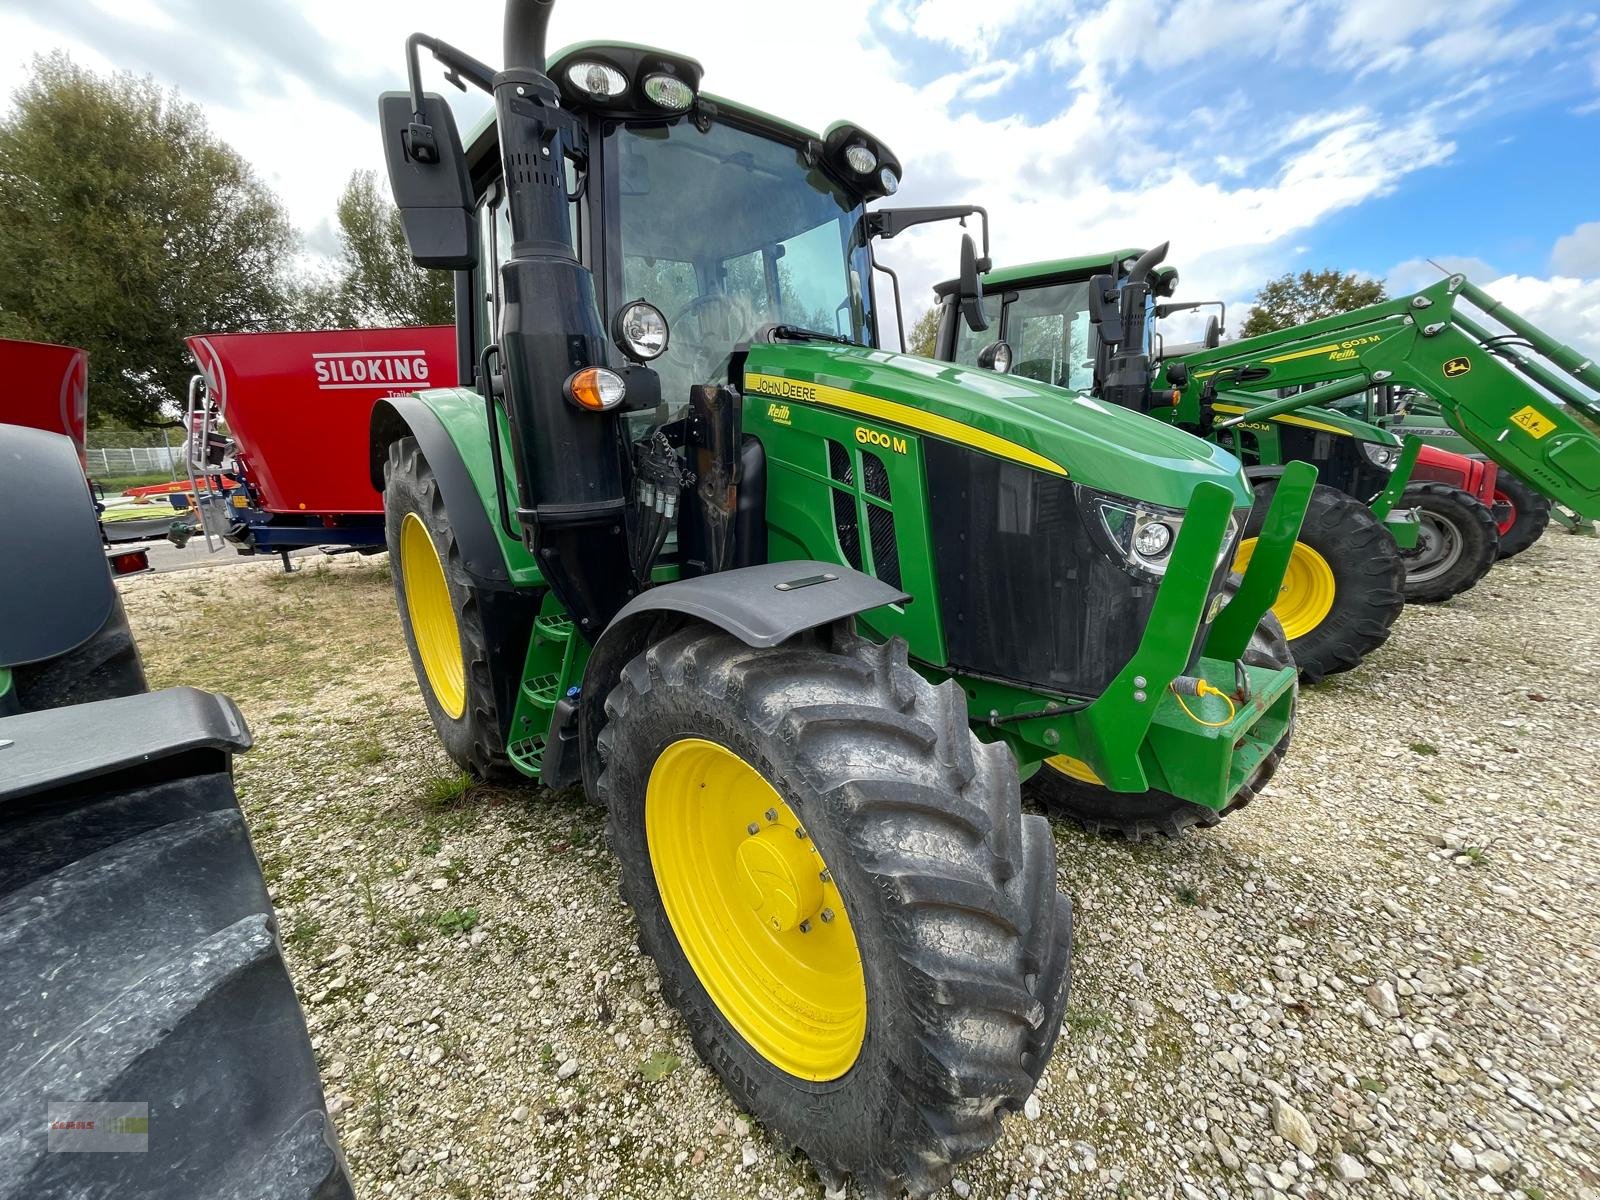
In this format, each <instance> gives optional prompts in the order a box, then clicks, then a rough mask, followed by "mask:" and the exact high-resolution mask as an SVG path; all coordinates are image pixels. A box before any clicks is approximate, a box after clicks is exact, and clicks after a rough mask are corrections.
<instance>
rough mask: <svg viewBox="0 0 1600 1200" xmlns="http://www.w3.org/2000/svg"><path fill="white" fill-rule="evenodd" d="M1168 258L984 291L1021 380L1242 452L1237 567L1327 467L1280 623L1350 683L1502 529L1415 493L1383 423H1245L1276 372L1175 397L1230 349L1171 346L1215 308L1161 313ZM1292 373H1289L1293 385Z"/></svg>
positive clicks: (1323, 670)
mask: <svg viewBox="0 0 1600 1200" xmlns="http://www.w3.org/2000/svg"><path fill="white" fill-rule="evenodd" d="M1165 252H1166V247H1165V246H1159V247H1157V248H1155V249H1154V250H1152V251H1148V252H1146V251H1140V250H1122V251H1115V252H1112V253H1108V254H1098V255H1091V256H1087V257H1084V258H1078V259H1067V260H1060V261H1056V262H1048V263H1034V264H1029V265H1026V266H1020V267H1013V268H1004V269H1000V270H996V271H991V272H989V273H988V275H987V276H986V277H985V280H984V283H985V286H986V287H987V288H988V289H989V290H990V291H991V293H998V295H999V300H1000V304H999V318H1000V319H999V330H998V336H999V338H1000V342H999V343H997V344H998V345H1000V346H1002V347H1003V348H1004V349H1003V353H1004V355H1005V356H1007V357H1009V359H1010V360H1011V370H1012V371H1013V373H1015V374H1020V375H1025V376H1028V377H1030V378H1036V379H1041V380H1044V381H1046V382H1051V383H1055V384H1057V385H1058V386H1062V387H1067V388H1070V389H1073V390H1078V391H1085V392H1090V393H1092V394H1093V395H1095V396H1097V397H1099V398H1101V399H1104V400H1106V401H1107V402H1109V403H1114V404H1118V405H1121V406H1124V407H1128V408H1132V409H1134V410H1136V411H1139V412H1148V413H1151V414H1152V415H1155V416H1159V417H1162V418H1164V419H1166V420H1168V421H1172V422H1174V423H1177V424H1179V425H1180V426H1181V427H1183V428H1186V429H1189V430H1191V431H1193V432H1195V433H1197V434H1199V435H1201V436H1204V437H1207V438H1210V439H1211V440H1214V441H1216V442H1218V444H1220V445H1222V446H1224V447H1226V448H1227V449H1229V450H1231V451H1232V452H1234V453H1235V454H1237V455H1238V456H1239V457H1240V459H1242V460H1243V462H1244V464H1245V470H1246V472H1247V474H1248V475H1249V476H1250V479H1251V482H1252V483H1253V484H1254V486H1255V488H1256V490H1257V494H1258V497H1259V498H1260V500H1261V502H1262V503H1261V505H1259V506H1258V513H1257V516H1256V518H1255V519H1254V521H1253V522H1252V524H1251V526H1250V527H1249V528H1247V529H1246V531H1245V533H1246V537H1245V540H1244V542H1243V544H1242V545H1241V548H1240V551H1239V554H1238V556H1237V558H1236V560H1235V565H1236V566H1243V565H1244V564H1246V563H1248V562H1249V560H1250V555H1251V554H1252V552H1253V550H1254V535H1255V533H1256V531H1257V527H1258V525H1259V522H1260V520H1261V516H1262V515H1263V514H1264V509H1265V504H1266V503H1267V502H1268V501H1270V498H1271V496H1272V493H1273V491H1274V489H1275V488H1276V487H1277V480H1278V477H1279V476H1280V475H1281V473H1282V471H1283V469H1284V466H1285V464H1287V463H1289V462H1293V461H1303V462H1309V463H1312V464H1314V465H1315V466H1316V467H1317V471H1318V481H1319V482H1318V485H1317V488H1316V491H1315V493H1314V494H1313V497H1312V501H1311V506H1310V509H1309V510H1308V512H1307V515H1306V520H1305V524H1304V525H1303V527H1302V529H1301V533H1300V539H1299V541H1298V543H1297V545H1296V547H1295V553H1294V556H1293V558H1292V559H1291V562H1290V565H1289V570H1288V572H1287V574H1286V575H1285V577H1284V587H1283V591H1282V593H1281V594H1280V595H1279V596H1278V598H1277V601H1276V603H1275V604H1274V608H1273V611H1274V612H1275V613H1276V614H1277V616H1278V618H1279V619H1280V620H1281V621H1282V622H1283V627H1284V632H1285V633H1286V634H1287V635H1288V637H1289V642H1290V647H1291V649H1292V650H1293V652H1294V656H1295V661H1296V662H1297V663H1298V664H1299V666H1300V668H1301V672H1302V675H1303V677H1304V678H1306V679H1307V680H1310V681H1316V680H1318V679H1321V678H1323V677H1324V676H1326V675H1329V674H1333V673H1335V672H1339V671H1345V670H1349V669H1350V668H1351V667H1354V666H1356V665H1357V664H1358V663H1360V662H1361V661H1362V659H1363V658H1365V657H1366V656H1367V655H1368V654H1370V653H1371V652H1372V651H1374V650H1376V649H1377V648H1378V647H1379V646H1381V645H1382V644H1383V643H1384V642H1385V641H1386V640H1387V639H1388V636H1389V631H1390V627H1391V626H1392V625H1393V623H1394V620H1395V618H1396V617H1397V616H1398V615H1399V612H1400V609H1401V607H1402V606H1403V604H1404V603H1405V602H1406V601H1407V600H1410V601H1413V602H1416V601H1422V602H1428V601H1438V600H1444V599H1448V598H1449V597H1451V596H1453V595H1456V594H1458V593H1459V592H1461V591H1464V590H1466V589H1467V588H1469V587H1471V586H1472V585H1473V584H1475V583H1476V582H1477V581H1478V580H1479V579H1480V578H1482V576H1483V575H1484V574H1485V573H1486V572H1487V571H1488V569H1489V567H1490V566H1491V565H1492V564H1493V563H1494V559H1495V542H1496V534H1495V527H1494V521H1493V519H1492V518H1491V516H1490V513H1489V511H1488V510H1487V509H1486V508H1485V507H1484V506H1483V505H1482V504H1481V503H1480V502H1479V500H1478V499H1477V498H1476V497H1474V496H1473V495H1472V494H1470V493H1468V492H1466V491H1464V490H1461V489H1459V488H1454V487H1449V486H1445V485H1444V484H1441V483H1439V482H1432V481H1422V480H1414V479H1413V478H1412V470H1413V466H1414V464H1415V461H1416V456H1417V453H1418V451H1417V448H1416V447H1408V446H1403V445H1402V444H1401V442H1400V441H1399V440H1398V439H1397V438H1396V437H1395V436H1394V435H1393V434H1392V433H1390V432H1389V431H1387V430H1385V429H1384V428H1382V427H1380V426H1378V425H1375V424H1373V423H1370V422H1366V421H1362V420H1360V419H1359V418H1357V417H1355V416H1352V415H1350V414H1347V413H1340V412H1333V411H1327V410H1324V409H1321V408H1319V407H1317V405H1316V401H1315V399H1314V398H1313V399H1310V400H1307V401H1306V402H1305V403H1304V404H1299V405H1295V404H1286V405H1285V407H1284V408H1282V409H1280V410H1279V411H1277V412H1275V413H1273V414H1272V415H1271V416H1270V418H1269V419H1266V420H1251V421H1248V422H1240V421H1238V420H1236V419H1235V417H1236V416H1237V414H1241V413H1243V412H1245V411H1246V410H1247V409H1249V408H1252V407H1255V405H1256V403H1257V402H1256V400H1255V398H1254V397H1253V396H1252V395H1249V394H1244V393H1243V392H1242V391H1240V390H1238V389H1242V388H1244V387H1245V386H1246V385H1247V384H1249V383H1251V382H1253V381H1254V380H1255V379H1256V378H1257V377H1258V376H1259V375H1260V374H1261V373H1262V371H1263V370H1264V368H1262V367H1260V366H1258V365H1256V364H1253V363H1242V364H1238V365H1236V366H1232V367H1230V368H1229V369H1228V370H1224V371H1215V372H1213V371H1210V370H1207V369H1206V368H1204V367H1203V366H1202V367H1199V368H1197V369H1196V371H1195V374H1194V381H1195V383H1196V385H1197V391H1196V394H1195V402H1194V411H1193V412H1192V413H1191V412H1189V411H1187V410H1186V409H1184V408H1182V407H1180V406H1179V405H1177V404H1176V402H1175V399H1176V396H1177V389H1176V388H1175V387H1174V386H1173V385H1174V384H1175V383H1176V382H1177V380H1178V379H1179V378H1184V379H1187V376H1185V375H1184V374H1183V372H1184V369H1185V368H1184V364H1185V363H1187V362H1188V361H1189V357H1188V356H1190V355H1193V354H1197V353H1203V352H1204V351H1205V350H1207V349H1208V348H1209V347H1211V346H1214V345H1216V344H1217V342H1218V340H1219V337H1220V320H1219V319H1218V318H1216V317H1213V318H1211V319H1210V321H1209V323H1208V328H1207V335H1206V338H1205V339H1204V341H1202V342H1200V343H1197V344H1195V345H1193V346H1188V347H1170V348H1167V347H1163V346H1162V344H1161V341H1160V339H1159V338H1158V337H1156V336H1154V334H1153V332H1152V326H1153V323H1154V321H1155V320H1156V319H1157V318H1159V317H1161V316H1165V315H1170V314H1171V313H1174V312H1177V311H1179V310H1184V309H1192V308H1198V307H1203V305H1202V304H1196V303H1186V304H1172V303H1157V301H1158V300H1164V299H1165V298H1166V297H1170V296H1171V295H1172V293H1173V291H1174V290H1175V288H1176V285H1177V272H1176V271H1175V270H1173V269H1172V268H1170V267H1162V266H1160V263H1161V260H1162V259H1163V257H1164V256H1165ZM938 293H939V295H940V297H941V301H942V303H943V304H944V311H943V314H942V318H941V323H940V333H939V355H940V357H941V358H945V359H949V360H952V361H956V362H962V363H977V362H979V361H980V360H981V358H982V356H983V355H984V346H983V343H984V341H985V340H986V339H989V340H992V339H993V338H994V336H995V335H994V334H992V333H990V334H984V335H979V334H977V333H974V332H973V331H971V330H969V329H967V328H965V327H964V326H962V324H961V323H960V322H959V321H958V320H957V319H956V309H955V306H954V301H955V297H956V294H957V288H956V284H955V283H953V282H952V283H947V284H944V285H941V286H940V288H939V289H938ZM991 353H992V351H991ZM1294 365H1297V364H1291V365H1288V366H1285V365H1281V364H1280V365H1278V366H1277V368H1276V369H1277V370H1278V371H1279V372H1280V373H1287V372H1292V371H1293V369H1294ZM1307 410H1309V411H1307ZM1219 417H1220V418H1222V419H1220V420H1219V419H1218V418H1219ZM1439 530H1448V531H1450V533H1451V535H1452V536H1450V537H1445V536H1443V535H1441V534H1440V532H1439Z"/></svg>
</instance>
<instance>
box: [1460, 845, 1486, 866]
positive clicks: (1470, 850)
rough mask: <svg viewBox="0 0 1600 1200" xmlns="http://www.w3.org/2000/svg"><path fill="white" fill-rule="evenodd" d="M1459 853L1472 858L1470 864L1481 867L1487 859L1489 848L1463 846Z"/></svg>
mask: <svg viewBox="0 0 1600 1200" xmlns="http://www.w3.org/2000/svg"><path fill="white" fill-rule="evenodd" d="M1461 853H1462V854H1464V855H1466V856H1467V857H1468V858H1470V859H1471V860H1472V865H1473V866H1475V867H1481V866H1483V865H1484V864H1485V863H1487V862H1488V861H1489V848H1488V847H1487V846H1464V847H1462V849H1461Z"/></svg>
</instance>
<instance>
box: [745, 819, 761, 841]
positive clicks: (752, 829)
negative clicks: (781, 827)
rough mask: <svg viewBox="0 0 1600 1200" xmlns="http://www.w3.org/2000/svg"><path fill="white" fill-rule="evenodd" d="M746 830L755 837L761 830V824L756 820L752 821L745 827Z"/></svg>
mask: <svg viewBox="0 0 1600 1200" xmlns="http://www.w3.org/2000/svg"><path fill="white" fill-rule="evenodd" d="M744 831H745V832H746V833H748V834H749V835H750V836H751V837H754V836H755V835H756V834H758V833H760V832H761V826H759V825H757V824H756V823H755V822H754V821H751V822H750V824H748V825H746V826H745V827H744Z"/></svg>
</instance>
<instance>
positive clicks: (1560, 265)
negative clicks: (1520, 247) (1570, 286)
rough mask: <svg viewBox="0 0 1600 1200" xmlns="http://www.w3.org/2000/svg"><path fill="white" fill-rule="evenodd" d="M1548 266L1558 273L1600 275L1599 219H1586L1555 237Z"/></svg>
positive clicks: (1591, 276)
mask: <svg viewBox="0 0 1600 1200" xmlns="http://www.w3.org/2000/svg"><path fill="white" fill-rule="evenodd" d="M1550 267H1551V269H1552V270H1554V271H1555V272H1556V273H1557V274H1560V275H1578V276H1583V277H1586V278H1589V279H1593V278H1594V277H1596V276H1600V221H1586V222H1584V223H1583V224H1582V225H1579V226H1578V227H1577V228H1576V229H1574V230H1573V231H1572V232H1571V233H1568V234H1564V235H1562V236H1561V237H1558V238H1557V239H1556V244H1555V247H1554V248H1553V249H1552V250H1551V251H1550Z"/></svg>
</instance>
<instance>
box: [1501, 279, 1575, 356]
mask: <svg viewBox="0 0 1600 1200" xmlns="http://www.w3.org/2000/svg"><path fill="white" fill-rule="evenodd" d="M1482 287H1483V290H1484V291H1486V292H1488V293H1489V294H1490V295H1491V296H1493V297H1494V298H1495V299H1496V300H1499V301H1500V302H1501V303H1502V304H1504V305H1506V307H1508V308H1510V309H1512V310H1513V311H1514V312H1516V313H1518V314H1519V315H1521V316H1523V317H1526V318H1527V319H1528V320H1530V321H1532V322H1533V323H1534V324H1535V325H1537V326H1539V328H1540V329H1543V330H1544V331H1545V332H1546V333H1548V334H1550V335H1551V336H1552V337H1554V338H1557V339H1559V340H1560V341H1563V342H1566V343H1567V344H1568V345H1570V346H1572V347H1574V348H1576V349H1578V350H1581V351H1583V352H1584V353H1585V354H1589V355H1594V356H1596V357H1600V279H1572V278H1570V277H1566V276H1561V275H1557V276H1554V277H1553V278H1550V279H1538V278H1535V277H1532V276H1527V275H1506V276H1503V277H1501V278H1499V279H1495V280H1492V281H1490V282H1489V283H1486V284H1483V285H1482Z"/></svg>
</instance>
